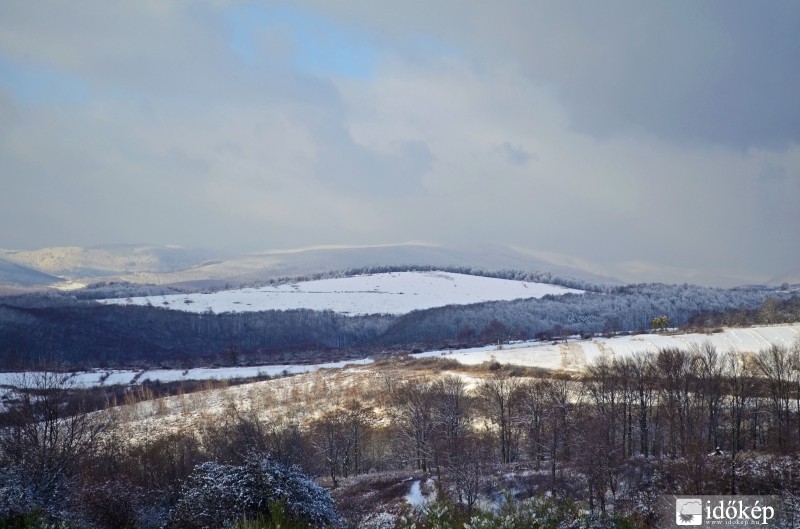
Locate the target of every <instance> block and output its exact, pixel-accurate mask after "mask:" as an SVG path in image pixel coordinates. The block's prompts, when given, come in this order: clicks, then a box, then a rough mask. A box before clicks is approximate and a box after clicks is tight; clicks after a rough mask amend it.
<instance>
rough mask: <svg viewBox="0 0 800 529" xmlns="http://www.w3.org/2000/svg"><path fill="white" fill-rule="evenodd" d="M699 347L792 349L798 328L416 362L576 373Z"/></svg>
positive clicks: (639, 338) (575, 343) (536, 346)
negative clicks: (607, 361) (610, 361)
mask: <svg viewBox="0 0 800 529" xmlns="http://www.w3.org/2000/svg"><path fill="white" fill-rule="evenodd" d="M705 342H709V343H710V344H711V345H713V346H714V347H715V348H716V349H717V351H719V352H720V353H724V352H727V351H737V352H752V353H757V352H759V351H761V350H762V349H766V348H768V347H770V346H771V345H779V346H784V347H792V346H793V345H794V344H796V343H800V323H794V324H790V325H773V326H763V327H746V328H726V329H724V330H723V331H722V332H719V333H715V334H639V335H636V336H617V337H613V338H594V339H591V340H569V341H567V343H560V342H559V343H556V344H553V343H538V342H537V343H531V342H522V343H512V344H506V345H504V346H503V348H502V349H500V350H498V349H497V347H496V346H490V347H482V348H475V349H462V350H457V351H450V350H445V351H429V352H426V353H419V354H417V355H415V356H416V357H418V358H424V357H430V356H436V357H441V358H450V359H453V360H456V361H458V362H459V363H462V364H466V365H478V364H482V363H484V362H491V361H496V362H499V363H501V364H513V365H519V366H526V367H541V368H545V369H563V370H569V371H580V370H581V369H583V368H584V367H585V366H586V365H587V364H590V363H592V362H593V361H594V360H595V359H597V358H599V357H601V356H607V357H609V358H615V357H620V358H621V357H625V356H630V355H632V354H635V353H639V352H656V351H658V350H659V349H663V348H671V347H674V348H678V349H683V350H690V349H691V348H692V347H697V346H700V345H702V344H703V343H705Z"/></svg>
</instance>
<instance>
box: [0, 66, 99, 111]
mask: <svg viewBox="0 0 800 529" xmlns="http://www.w3.org/2000/svg"><path fill="white" fill-rule="evenodd" d="M0 86H4V87H6V88H7V89H8V90H10V91H11V92H12V93H13V94H14V96H15V97H16V98H17V99H18V100H19V101H21V102H22V103H24V104H27V105H46V104H74V103H84V102H86V101H88V100H89V98H90V95H91V94H90V91H89V85H88V83H87V82H86V81H85V80H83V79H81V78H80V77H77V76H75V75H71V74H67V73H64V72H61V71H58V70H52V69H48V68H39V67H33V66H27V65H21V64H17V63H15V62H12V61H9V60H6V59H4V58H2V57H0Z"/></svg>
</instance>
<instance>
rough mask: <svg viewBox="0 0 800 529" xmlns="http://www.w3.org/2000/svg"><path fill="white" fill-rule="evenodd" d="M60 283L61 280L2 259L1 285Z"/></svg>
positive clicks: (0, 265)
mask: <svg viewBox="0 0 800 529" xmlns="http://www.w3.org/2000/svg"><path fill="white" fill-rule="evenodd" d="M60 281H61V278H58V277H55V276H52V275H48V274H45V273H42V272H39V271H38V270H34V269H32V268H28V267H26V266H22V265H19V264H16V263H11V262H8V261H5V260H2V259H0V283H8V284H14V285H23V286H30V285H49V284H51V283H58V282H60Z"/></svg>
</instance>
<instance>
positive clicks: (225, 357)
mask: <svg viewBox="0 0 800 529" xmlns="http://www.w3.org/2000/svg"><path fill="white" fill-rule="evenodd" d="M370 270H371V269H370ZM371 271H372V270H371ZM377 271H385V268H381V269H379V270H377ZM454 271H458V272H464V271H465V270H462V269H457V270H454ZM495 276H497V277H503V278H510V279H520V280H542V279H544V278H542V277H539V276H537V275H533V276H532V275H531V274H522V273H515V272H503V273H498V274H495ZM560 282H561V283H562V284H566V283H570V281H566V280H562V281H560ZM570 286H579V285H578V284H574V283H573V284H571V285H570ZM580 286H583V287H591V285H585V284H581V285H580ZM155 292H159V293H165V290H164V288H163V287H142V286H130V285H114V284H112V285H99V286H95V287H94V288H92V289H87V290H85V291H79V293H78V294H74V293H73V294H58V293H49V294H38V295H28V296H17V297H7V298H0V369H18V368H24V367H28V366H31V365H35V364H38V365H41V364H42V363H43V362H46V361H47V362H56V363H58V364H60V365H62V366H65V367H92V366H102V367H115V366H131V365H155V364H163V365H173V366H179V367H190V366H195V365H213V364H216V365H220V364H222V365H235V364H254V363H271V362H272V363H285V362H293V363H301V362H311V361H327V360H333V359H347V358H357V357H364V356H367V355H369V354H374V353H379V352H382V351H410V350H414V349H425V348H437V347H456V348H457V347H467V346H474V345H479V344H486V343H497V342H498V341H507V340H526V339H534V338H542V339H549V338H552V337H557V336H562V335H572V334H584V335H585V334H597V333H618V332H633V331H642V330H647V329H649V328H650V325H651V322H652V320H653V318H655V317H658V316H662V315H663V316H666V317H667V318H668V321H669V322H670V325H671V326H682V325H686V324H687V323H692V324H695V325H697V324H701V323H705V324H723V323H734V324H735V323H739V324H741V323H746V322H747V321H751V322H754V321H764V322H765V323H773V322H776V321H780V314H781V312H780V310H777V309H776V308H775V307H778V306H779V305H780V304H781V303H786V302H787V301H786V300H790V299H793V298H792V297H791V295H790V292H788V291H780V290H775V289H766V288H763V287H754V288H747V289H746V288H738V289H717V288H705V287H697V286H690V285H662V284H642V285H629V286H624V287H613V288H612V287H608V288H605V289H602V288H600V287H596V286H595V287H592V290H589V291H587V292H585V293H583V294H566V295H560V296H545V297H544V298H541V299H525V300H516V301H510V302H489V303H480V304H475V305H466V306H447V307H441V308H435V309H429V310H419V311H414V312H411V313H409V314H405V315H400V316H389V315H380V314H375V315H367V316H345V315H342V314H338V313H334V312H330V311H312V310H290V311H274V310H272V311H263V312H253V313H223V314H213V313H205V314H190V313H185V312H180V311H172V310H167V309H164V308H160V307H149V306H148V307H141V306H115V305H104V304H100V303H98V302H97V301H95V300H94V299H92V298H102V297H107V296H110V295H117V296H119V295H120V294H123V295H136V294H139V295H141V294H142V293H149V294H153V293H155ZM776 304H777V305H776ZM771 307H772V308H771ZM767 313H768V314H767ZM759 318H760V320H759Z"/></svg>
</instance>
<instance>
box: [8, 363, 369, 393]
mask: <svg viewBox="0 0 800 529" xmlns="http://www.w3.org/2000/svg"><path fill="white" fill-rule="evenodd" d="M369 363H372V359H370V358H364V359H361V360H344V361H341V362H328V363H324V364H294V365H290V364H280V365H267V366H248V367H219V368H212V367H209V368H194V369H150V370H147V371H132V370H119V371H85V372H79V373H74V374H73V375H72V376H71V377H70V378H69V383H70V384H72V385H74V386H75V387H92V386H101V385H106V386H111V385H114V384H133V383H141V382H144V381H145V380H149V381H151V382H156V381H158V382H178V381H181V380H229V379H232V378H254V377H261V376H270V377H275V376H280V375H285V374H291V375H295V374H298V373H313V372H314V371H318V370H320V369H337V368H342V367H345V366H348V365H364V364H369ZM21 375H22V373H0V386H13V385H16V384H18V383H19V382H18V381H19V380H20V377H21Z"/></svg>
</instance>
